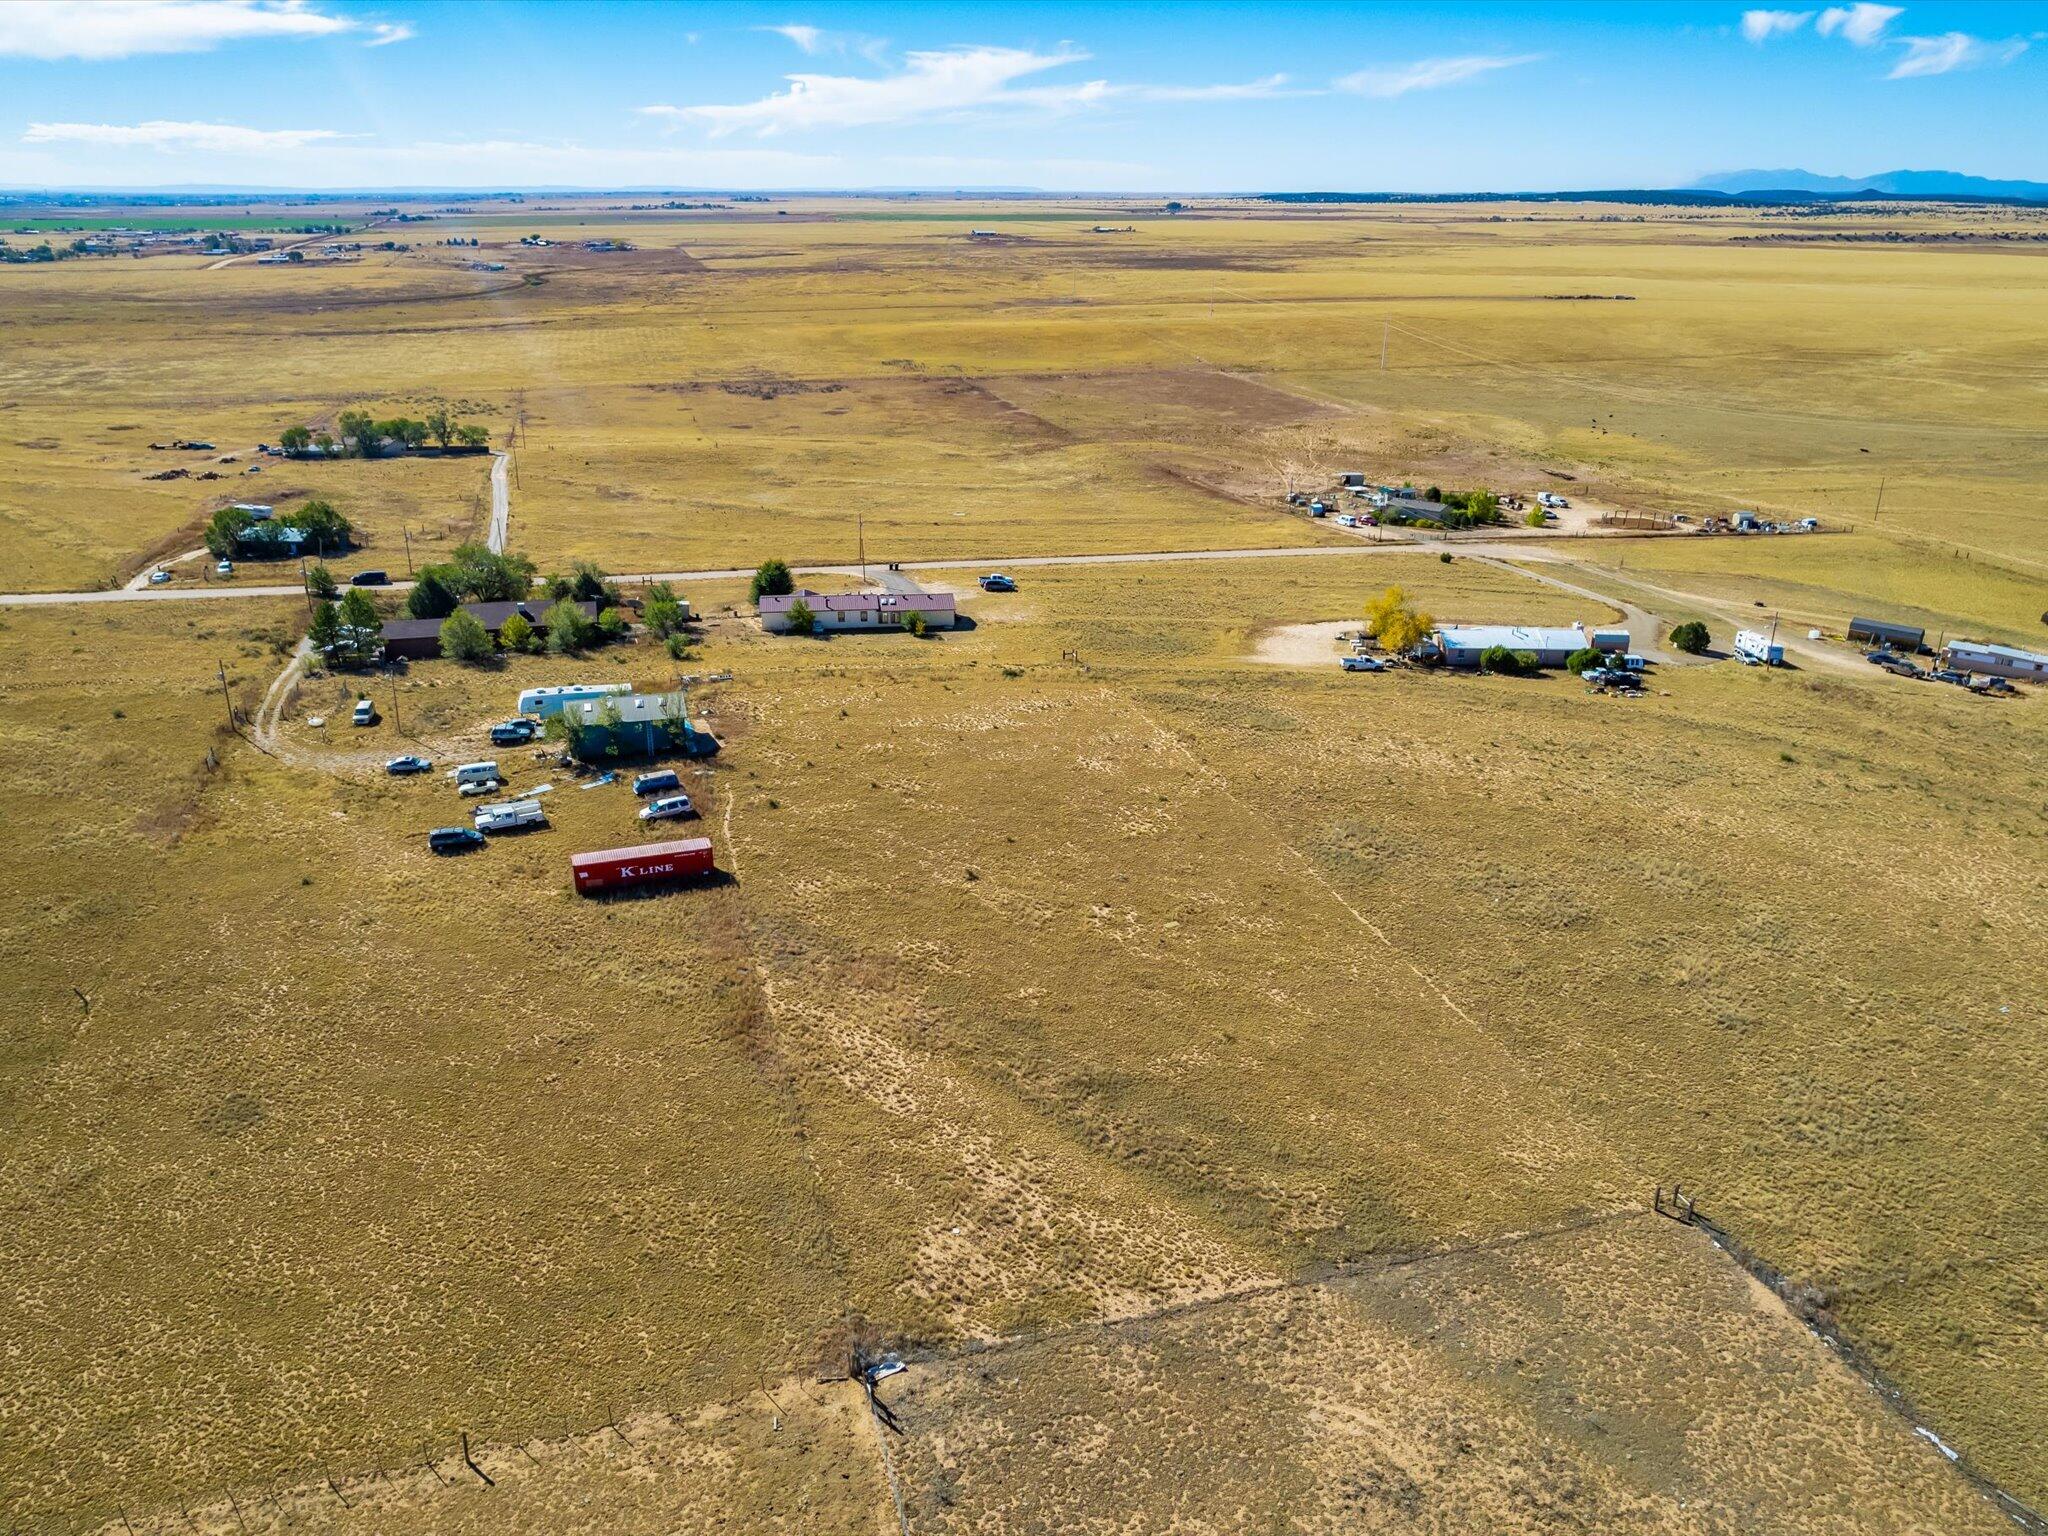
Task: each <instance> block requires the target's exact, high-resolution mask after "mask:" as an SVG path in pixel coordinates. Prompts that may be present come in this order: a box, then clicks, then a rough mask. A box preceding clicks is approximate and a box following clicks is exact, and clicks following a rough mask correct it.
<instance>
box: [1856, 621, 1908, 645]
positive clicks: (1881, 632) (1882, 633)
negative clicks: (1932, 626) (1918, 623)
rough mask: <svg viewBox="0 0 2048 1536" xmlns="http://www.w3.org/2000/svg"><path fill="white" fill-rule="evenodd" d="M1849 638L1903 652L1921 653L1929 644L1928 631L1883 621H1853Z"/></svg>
mask: <svg viewBox="0 0 2048 1536" xmlns="http://www.w3.org/2000/svg"><path fill="white" fill-rule="evenodd" d="M1849 638H1850V639H1851V640H1865V641H1868V642H1869V643H1871V644H1872V645H1889V646H1894V647H1896V648H1897V649H1899V650H1902V651H1919V650H1921V649H1924V648H1925V646H1926V644H1927V631H1926V630H1924V629H1915V628H1914V627H1913V626H1912V625H1910V624H1887V623H1886V622H1885V621H1884V620H1882V619H1851V620H1850V621H1849Z"/></svg>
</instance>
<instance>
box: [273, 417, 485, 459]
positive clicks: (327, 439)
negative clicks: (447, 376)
mask: <svg viewBox="0 0 2048 1536" xmlns="http://www.w3.org/2000/svg"><path fill="white" fill-rule="evenodd" d="M335 428H336V430H337V431H339V432H340V434H341V436H340V438H339V439H338V441H340V442H341V443H342V444H344V445H345V446H346V447H347V448H348V449H350V450H352V451H353V452H355V453H358V454H360V455H362V456H363V457H365V458H371V457H374V456H375V455H377V454H378V453H381V452H382V451H383V446H384V444H385V443H386V442H396V443H403V444H404V445H405V446H406V447H407V448H424V447H425V446H426V444H427V440H428V439H429V438H431V439H433V441H434V442H435V443H437V444H438V445H439V446H440V447H442V448H453V447H458V446H459V447H463V448H488V447H489V446H490V443H491V434H490V433H489V432H488V431H486V430H485V429H484V428H482V427H478V426H471V425H467V424H465V423H463V422H461V421H458V420H456V418H455V417H453V416H451V415H450V414H449V413H448V408H447V407H446V406H440V405H437V406H435V407H434V408H433V409H432V410H431V411H428V412H427V414H426V415H425V416H424V417H421V418H419V419H417V420H415V419H414V418H412V417H410V416H392V417H388V418H385V419H383V420H379V419H378V418H377V417H375V416H373V415H371V414H370V413H369V412H368V411H355V410H350V411H343V412H342V413H341V415H340V416H339V417H337V418H336V420H335ZM336 441H337V439H336V438H334V437H332V436H330V435H329V434H328V433H325V432H315V431H313V430H312V429H310V428H308V427H304V426H291V427H286V428H285V429H284V431H282V432H281V433H279V434H278V438H277V442H278V446H279V447H281V448H282V449H284V451H285V452H286V453H288V454H301V453H306V452H309V451H311V450H314V449H317V450H318V451H319V452H321V453H330V452H332V451H333V449H334V445H335V443H336Z"/></svg>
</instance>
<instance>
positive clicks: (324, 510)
mask: <svg viewBox="0 0 2048 1536" xmlns="http://www.w3.org/2000/svg"><path fill="white" fill-rule="evenodd" d="M289 526H291V527H293V528H296V529H298V530H299V532H301V533H303V534H304V535H305V536H306V538H307V540H308V541H309V542H310V543H311V544H312V546H313V548H314V549H315V550H316V551H320V552H323V553H324V552H325V551H327V550H330V549H347V548H348V546H349V540H350V539H352V538H353V537H354V536H355V528H354V526H353V525H352V524H351V523H350V522H349V520H348V519H347V518H345V517H343V516H342V515H341V513H339V512H337V511H336V510H335V509H334V506H333V504H332V503H331V502H326V501H322V500H320V499H319V498H318V497H315V498H314V499H313V500H312V501H309V502H307V503H306V504H305V505H304V506H302V507H300V508H299V509H298V510H297V511H295V512H293V513H291V514H290V517H289Z"/></svg>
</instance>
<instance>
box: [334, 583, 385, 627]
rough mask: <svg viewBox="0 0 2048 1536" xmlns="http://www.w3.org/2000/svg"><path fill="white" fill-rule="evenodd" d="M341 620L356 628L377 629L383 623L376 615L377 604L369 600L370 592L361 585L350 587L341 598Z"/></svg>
mask: <svg viewBox="0 0 2048 1536" xmlns="http://www.w3.org/2000/svg"><path fill="white" fill-rule="evenodd" d="M341 622H342V623H344V624H347V625H350V626H352V627H354V628H357V629H362V628H371V629H377V628H381V627H382V625H383V620H381V619H379V618H378V617H377V605H376V604H375V603H373V602H371V601H370V594H369V593H367V592H365V591H364V590H363V589H362V588H361V587H350V588H349V589H348V593H347V595H346V596H344V597H343V598H342V600H341Z"/></svg>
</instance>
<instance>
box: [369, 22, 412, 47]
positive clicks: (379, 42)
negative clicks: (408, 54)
mask: <svg viewBox="0 0 2048 1536" xmlns="http://www.w3.org/2000/svg"><path fill="white" fill-rule="evenodd" d="M417 36H419V33H418V32H416V31H415V30H414V29H413V24H412V23H411V22H409V21H373V22H371V23H370V36H369V40H368V41H367V42H365V43H364V44H363V46H364V47H365V48H382V47H383V46H384V45H385V44H386V43H402V42H404V41H405V40H406V39H407V38H409V37H417Z"/></svg>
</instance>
